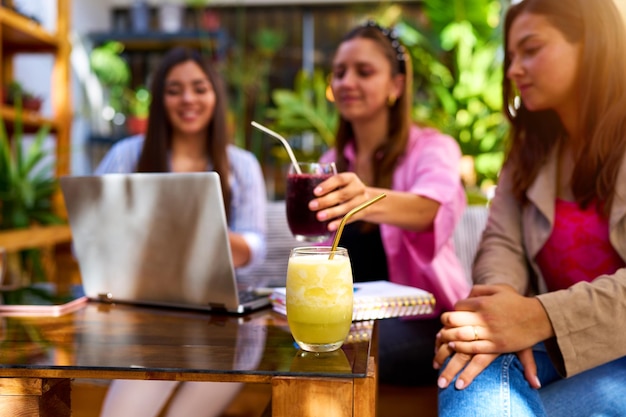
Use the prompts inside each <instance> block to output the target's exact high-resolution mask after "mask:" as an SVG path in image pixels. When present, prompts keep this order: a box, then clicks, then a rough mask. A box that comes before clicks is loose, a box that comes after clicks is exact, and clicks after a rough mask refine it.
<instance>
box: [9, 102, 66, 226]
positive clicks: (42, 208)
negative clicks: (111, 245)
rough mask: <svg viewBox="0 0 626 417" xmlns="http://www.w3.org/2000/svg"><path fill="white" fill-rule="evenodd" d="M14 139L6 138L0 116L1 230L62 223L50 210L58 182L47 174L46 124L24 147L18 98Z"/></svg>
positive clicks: (47, 127) (48, 169)
mask: <svg viewBox="0 0 626 417" xmlns="http://www.w3.org/2000/svg"><path fill="white" fill-rule="evenodd" d="M16 109H17V117H16V120H15V124H14V131H13V140H12V141H10V140H9V136H8V134H7V131H6V128H5V125H4V121H2V120H1V119H0V202H1V203H0V204H1V205H0V229H12V228H22V227H28V226H29V225H30V224H31V223H32V222H37V223H39V224H54V223H61V219H60V218H59V217H58V216H56V215H55V214H54V213H53V212H52V202H51V197H52V195H53V193H54V192H55V190H56V187H57V181H56V179H55V178H54V177H52V176H50V171H51V168H52V162H50V163H46V161H45V159H46V157H47V155H48V154H47V152H46V151H45V150H44V148H43V144H44V140H45V139H46V136H47V135H48V133H49V131H50V128H49V126H43V127H42V128H41V129H40V130H39V131H38V132H37V133H36V135H35V139H34V141H33V142H32V143H31V145H30V146H29V147H28V149H26V150H25V149H23V134H22V133H23V129H22V121H21V119H22V118H21V103H20V100H18V105H17V107H16Z"/></svg>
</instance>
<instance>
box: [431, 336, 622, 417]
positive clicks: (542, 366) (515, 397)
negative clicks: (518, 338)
mask: <svg viewBox="0 0 626 417" xmlns="http://www.w3.org/2000/svg"><path fill="white" fill-rule="evenodd" d="M534 354H535V361H536V363H537V369H538V376H539V380H540V381H541V385H542V388H541V389H540V390H535V389H533V388H531V387H530V385H529V384H528V382H527V381H526V379H525V378H524V371H523V367H522V365H521V363H520V361H519V360H518V359H517V356H516V355H513V354H507V355H501V356H500V357H498V358H497V359H496V360H495V361H494V362H493V363H492V364H491V365H490V366H489V367H488V368H487V369H485V370H484V371H483V372H482V373H481V374H480V375H479V376H478V377H477V378H476V379H475V380H474V382H472V384H470V386H468V387H467V388H465V389H464V390H457V389H456V388H454V381H453V382H452V383H451V384H450V386H449V387H448V388H446V389H443V390H439V416H440V417H446V416H454V417H464V416H468V417H469V416H480V417H483V416H484V417H490V416H498V417H508V416H511V417H515V416H549V417H561V416H563V417H566V416H567V417H578V416H580V417H618V416H626V383H625V381H626V357H624V358H621V359H618V360H616V361H613V362H610V363H608V364H605V365H602V366H599V367H596V368H593V369H591V370H589V371H586V372H583V373H581V374H578V375H575V376H573V377H571V378H566V379H562V378H561V377H560V376H559V375H558V374H557V373H556V370H555V369H554V367H553V366H552V363H551V362H550V359H549V357H548V355H547V353H546V352H545V350H544V349H543V348H542V346H538V349H535V352H534Z"/></svg>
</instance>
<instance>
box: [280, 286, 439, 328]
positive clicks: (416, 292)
mask: <svg viewBox="0 0 626 417" xmlns="http://www.w3.org/2000/svg"><path fill="white" fill-rule="evenodd" d="M286 298H287V295H286V291H285V287H278V288H275V289H274V290H273V291H272V294H271V295H270V301H271V302H272V308H273V309H274V310H275V311H277V312H278V313H281V314H285V315H286V314H287V308H286ZM434 309H435V297H434V296H433V295H432V294H431V293H429V292H428V291H425V290H422V289H420V288H415V287H410V286H408V285H401V284H396V283H394V282H390V281H371V282H358V283H355V284H354V308H353V313H352V320H353V321H360V320H376V319H386V318H391V317H408V316H421V315H427V314H432V313H433V311H434Z"/></svg>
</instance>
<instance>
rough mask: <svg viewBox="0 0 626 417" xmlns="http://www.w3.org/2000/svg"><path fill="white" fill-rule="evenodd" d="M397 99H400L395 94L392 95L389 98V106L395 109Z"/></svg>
mask: <svg viewBox="0 0 626 417" xmlns="http://www.w3.org/2000/svg"><path fill="white" fill-rule="evenodd" d="M397 99H398V98H397V97H396V95H395V94H390V95H389V97H388V98H387V106H389V107H393V105H394V104H396V100H397Z"/></svg>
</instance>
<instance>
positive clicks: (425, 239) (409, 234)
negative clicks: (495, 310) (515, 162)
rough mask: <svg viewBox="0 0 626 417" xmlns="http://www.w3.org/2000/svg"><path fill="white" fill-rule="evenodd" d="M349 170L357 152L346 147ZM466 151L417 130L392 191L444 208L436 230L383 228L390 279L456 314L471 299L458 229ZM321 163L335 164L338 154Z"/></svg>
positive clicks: (446, 138) (446, 139)
mask: <svg viewBox="0 0 626 417" xmlns="http://www.w3.org/2000/svg"><path fill="white" fill-rule="evenodd" d="M344 153H345V156H346V158H347V159H348V161H349V165H350V166H349V169H350V170H353V169H354V160H355V149H354V144H350V145H349V146H347V147H346V149H345V152H344ZM460 158H461V151H460V149H459V145H458V144H457V143H456V141H455V140H454V139H452V138H451V137H449V136H447V135H444V134H442V133H440V132H438V131H436V130H434V129H422V128H418V127H417V126H413V127H412V128H411V131H410V133H409V141H408V144H407V149H406V152H405V154H404V155H403V156H402V157H401V158H400V159H399V160H398V165H397V166H396V170H395V172H394V175H393V183H392V189H393V190H397V191H406V192H411V193H414V194H417V195H420V196H423V197H428V198H430V199H433V200H435V201H437V202H439V203H440V204H441V206H440V207H439V210H438V211H437V216H436V217H435V221H434V226H433V228H432V230H429V231H424V232H413V231H409V230H404V229H401V228H399V227H395V226H390V225H387V224H381V225H380V234H381V239H382V241H383V246H384V248H385V254H386V257H387V265H388V269H389V280H390V281H392V282H396V283H399V284H405V285H411V286H414V287H418V288H422V289H424V290H426V291H429V292H431V293H432V294H433V295H434V296H435V300H436V302H437V312H441V311H442V310H451V309H452V307H453V306H454V303H456V302H457V301H458V300H460V299H461V298H465V297H467V295H468V294H469V290H470V281H469V279H468V278H466V277H465V274H464V272H463V268H462V267H461V264H460V262H459V260H458V258H457V256H456V252H455V250H454V244H453V240H452V236H453V232H454V228H455V227H456V225H457V223H458V221H459V219H460V218H461V214H462V213H463V210H464V209H465V205H466V196H465V191H464V189H463V186H462V184H461V179H460V176H459V162H460ZM320 160H321V161H334V160H335V150H334V149H331V150H330V151H328V152H326V153H325V154H324V155H323V156H322V158H320Z"/></svg>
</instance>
